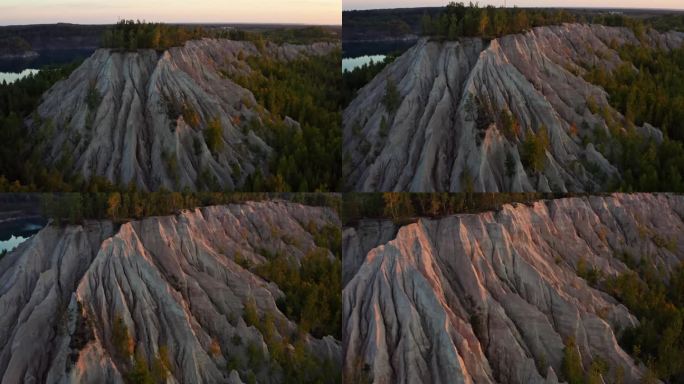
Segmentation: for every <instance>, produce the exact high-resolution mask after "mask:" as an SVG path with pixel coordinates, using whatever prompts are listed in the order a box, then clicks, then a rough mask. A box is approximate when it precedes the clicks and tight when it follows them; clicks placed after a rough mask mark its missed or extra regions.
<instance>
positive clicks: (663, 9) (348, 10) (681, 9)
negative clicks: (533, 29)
mask: <svg viewBox="0 0 684 384" xmlns="http://www.w3.org/2000/svg"><path fill="white" fill-rule="evenodd" d="M493 7H494V8H508V9H514V8H518V9H596V10H600V9H606V10H609V9H613V10H630V11H640V10H644V11H677V12H683V13H684V8H636V7H621V8H616V7H594V6H589V7H565V6H543V7H518V6H512V7H503V6H498V7H497V6H493ZM419 8H446V5H426V6H416V7H394V8H361V9H359V8H350V9H342V12H350V11H382V10H393V9H419ZM480 8H487V6H481V7H480Z"/></svg>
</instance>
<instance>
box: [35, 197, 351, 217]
mask: <svg viewBox="0 0 684 384" xmlns="http://www.w3.org/2000/svg"><path fill="white" fill-rule="evenodd" d="M40 197H41V207H42V212H43V215H44V216H45V217H46V218H49V219H52V220H53V224H55V225H66V224H72V225H73V224H81V223H83V222H84V221H85V220H112V221H114V222H124V221H129V220H133V219H142V218H144V217H149V216H163V215H170V214H174V213H177V212H178V211H180V210H181V209H192V208H196V207H204V206H210V205H226V204H238V203H244V202H246V201H269V200H273V199H282V200H287V201H291V202H294V203H300V204H304V205H311V206H323V207H329V208H331V209H333V210H335V211H336V212H337V213H338V214H339V211H340V208H341V198H340V196H339V195H335V194H323V193H251V192H249V193H224V192H168V191H160V192H140V191H136V190H135V189H134V188H131V189H129V190H127V191H122V192H119V191H116V192H106V193H45V194H41V195H40Z"/></svg>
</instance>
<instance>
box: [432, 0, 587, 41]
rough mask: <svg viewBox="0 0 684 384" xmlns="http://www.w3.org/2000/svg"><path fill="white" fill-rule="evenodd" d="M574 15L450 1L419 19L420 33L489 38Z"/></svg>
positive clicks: (442, 36)
mask: <svg viewBox="0 0 684 384" xmlns="http://www.w3.org/2000/svg"><path fill="white" fill-rule="evenodd" d="M576 20H577V18H576V17H575V15H574V14H572V13H570V12H568V11H566V10H563V9H560V10H544V9H521V8H515V7H514V8H503V7H500V8H496V7H493V6H491V5H490V6H487V7H484V8H482V7H479V6H478V5H477V3H475V4H473V3H472V2H471V3H469V4H468V5H467V6H466V5H465V4H464V3H456V2H450V3H449V4H448V5H447V6H446V8H445V9H444V10H443V12H441V13H440V14H439V15H435V16H434V17H433V16H430V14H429V13H427V12H425V13H424V14H423V16H422V18H421V29H422V34H423V36H432V37H438V38H446V39H449V40H455V39H457V38H459V37H471V36H478V37H485V38H492V37H498V36H503V35H508V34H512V33H520V32H523V31H525V30H527V29H530V28H532V27H539V26H544V25H558V24H562V23H568V22H574V21H576Z"/></svg>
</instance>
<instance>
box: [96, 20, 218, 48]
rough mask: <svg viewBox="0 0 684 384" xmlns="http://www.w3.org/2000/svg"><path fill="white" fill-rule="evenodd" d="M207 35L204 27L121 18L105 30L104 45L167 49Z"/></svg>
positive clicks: (105, 46)
mask: <svg viewBox="0 0 684 384" xmlns="http://www.w3.org/2000/svg"><path fill="white" fill-rule="evenodd" d="M207 35H208V32H206V31H205V30H204V28H202V27H192V28H190V27H186V26H180V25H170V24H162V23H147V22H144V21H140V20H137V21H134V20H120V21H119V22H117V23H116V24H114V26H112V27H110V28H108V29H107V30H105V32H104V35H103V37H102V47H104V48H116V49H124V50H129V51H134V50H136V49H143V48H147V49H156V50H165V49H168V48H170V47H176V46H181V45H183V44H184V43H185V42H186V41H188V40H193V39H198V38H201V37H204V36H207Z"/></svg>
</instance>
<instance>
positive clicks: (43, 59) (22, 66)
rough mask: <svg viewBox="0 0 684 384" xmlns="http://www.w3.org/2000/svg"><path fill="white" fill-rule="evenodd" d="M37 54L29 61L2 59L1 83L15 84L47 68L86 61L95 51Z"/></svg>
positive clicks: (43, 52) (82, 50) (66, 50)
mask: <svg viewBox="0 0 684 384" xmlns="http://www.w3.org/2000/svg"><path fill="white" fill-rule="evenodd" d="M37 52H38V56H36V57H32V58H29V59H23V58H12V59H0V83H2V82H3V81H6V82H7V83H8V84H9V83H13V82H15V81H17V80H18V79H21V78H23V77H26V76H28V75H29V74H31V73H37V72H38V71H39V69H40V68H44V67H46V66H51V65H62V64H69V63H73V62H75V61H81V60H84V59H86V58H87V57H89V56H90V55H92V54H93V52H94V49H91V48H88V49H44V50H38V51H37Z"/></svg>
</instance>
